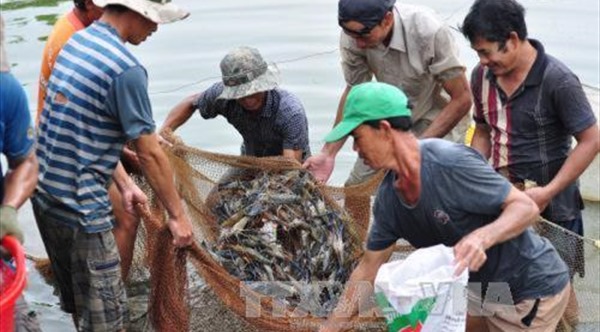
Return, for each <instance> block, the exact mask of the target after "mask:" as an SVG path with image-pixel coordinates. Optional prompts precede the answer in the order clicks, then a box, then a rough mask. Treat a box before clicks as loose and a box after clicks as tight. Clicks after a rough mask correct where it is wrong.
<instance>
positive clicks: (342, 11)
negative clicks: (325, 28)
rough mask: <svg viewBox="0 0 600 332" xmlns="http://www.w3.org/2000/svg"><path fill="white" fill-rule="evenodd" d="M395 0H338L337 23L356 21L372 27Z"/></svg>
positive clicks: (379, 20)
mask: <svg viewBox="0 0 600 332" xmlns="http://www.w3.org/2000/svg"><path fill="white" fill-rule="evenodd" d="M395 3H396V0H340V1H339V2H338V23H339V25H342V23H346V22H349V21H356V22H359V23H361V24H363V25H364V26H365V27H369V28H372V27H374V26H375V25H377V24H379V22H381V20H382V19H383V17H384V16H385V13H387V12H388V11H390V10H391V9H392V7H394V4H395Z"/></svg>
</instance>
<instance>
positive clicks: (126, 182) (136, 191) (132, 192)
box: [112, 156, 148, 215]
mask: <svg viewBox="0 0 600 332" xmlns="http://www.w3.org/2000/svg"><path fill="white" fill-rule="evenodd" d="M136 158H137V156H136ZM112 178H113V181H114V182H115V185H116V186H117V188H118V189H119V192H120V193H121V197H122V199H123V202H122V203H123V207H124V208H125V211H127V213H130V214H135V215H137V213H136V211H135V207H134V206H135V204H146V202H147V201H148V197H146V194H144V192H143V191H142V190H141V189H140V187H138V186H137V185H136V184H135V182H133V180H132V179H131V177H130V176H129V175H128V174H127V172H126V171H125V168H124V167H123V164H122V163H121V162H119V163H118V164H117V168H116V169H115V172H114V173H113V176H112Z"/></svg>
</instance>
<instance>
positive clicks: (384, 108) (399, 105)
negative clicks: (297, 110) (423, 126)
mask: <svg viewBox="0 0 600 332" xmlns="http://www.w3.org/2000/svg"><path fill="white" fill-rule="evenodd" d="M398 116H408V117H410V116H411V112H410V109H409V108H408V98H407V97H406V95H405V94H404V92H402V90H400V89H398V88H397V87H395V86H393V85H390V84H386V83H380V82H368V83H362V84H359V85H355V86H353V87H352V89H351V90H350V93H349V94H348V98H346V104H344V117H343V118H342V121H340V123H338V124H337V125H336V126H335V127H334V128H333V130H332V131H331V132H330V133H329V134H327V136H326V137H325V142H328V143H331V142H335V141H339V140H340V139H342V138H344V137H346V136H348V135H349V134H350V133H351V132H352V131H353V130H354V129H356V128H357V127H358V126H360V125H361V124H362V123H363V122H365V121H371V120H383V119H387V118H393V117H398Z"/></svg>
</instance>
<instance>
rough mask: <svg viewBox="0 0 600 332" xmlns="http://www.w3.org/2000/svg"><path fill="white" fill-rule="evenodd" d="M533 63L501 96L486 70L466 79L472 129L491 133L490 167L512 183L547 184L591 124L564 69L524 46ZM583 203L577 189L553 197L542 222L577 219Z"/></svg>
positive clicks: (540, 51) (580, 95) (478, 69)
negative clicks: (533, 56) (502, 172)
mask: <svg viewBox="0 0 600 332" xmlns="http://www.w3.org/2000/svg"><path fill="white" fill-rule="evenodd" d="M529 41H530V43H531V44H532V45H533V47H535V48H536V50H537V57H536V60H535V62H534V64H533V66H532V68H531V70H530V71H529V73H528V74H527V77H526V78H525V81H524V82H523V84H522V85H521V86H520V87H519V88H518V89H517V90H516V91H515V92H514V93H513V95H512V96H506V94H505V93H504V91H502V89H501V88H500V87H499V86H498V84H497V81H496V80H497V78H496V77H495V76H494V74H493V73H492V72H491V71H489V70H488V68H487V67H482V66H477V67H476V68H475V69H474V70H473V74H472V77H471V90H472V91H473V96H474V106H475V113H474V115H473V118H474V119H475V121H476V122H477V123H483V124H487V125H488V126H489V127H490V129H491V139H492V142H491V143H492V145H491V163H492V166H493V167H494V168H496V169H501V168H507V169H508V173H509V174H508V175H509V178H510V179H511V181H524V180H533V181H535V182H536V183H537V184H538V185H540V186H543V185H546V184H548V183H549V182H550V181H551V180H552V179H553V178H554V176H556V173H558V171H559V170H560V168H561V167H562V165H563V164H564V162H565V160H566V159H567V157H568V155H569V152H570V151H571V144H572V138H573V135H575V134H577V133H580V132H582V131H583V130H585V129H587V128H589V127H590V126H592V125H593V124H594V123H596V119H595V117H594V113H593V111H592V108H591V106H590V104H589V102H588V100H587V97H586V95H585V93H584V91H583V88H582V87H581V83H580V82H579V80H578V79H577V77H576V76H575V74H573V72H571V71H570V70H569V69H568V68H567V67H566V66H565V65H564V64H563V63H561V62H560V61H558V60H557V59H555V58H554V57H552V56H550V55H547V54H546V53H545V52H544V47H543V46H542V44H541V43H540V42H538V41H536V40H532V39H530V40H529ZM582 208H583V202H582V199H581V195H580V193H579V188H578V184H577V183H572V184H570V185H569V186H567V188H565V189H564V190H563V191H562V192H561V193H559V194H558V195H556V196H555V197H554V198H553V199H552V201H551V202H550V204H549V205H548V207H547V208H546V210H545V211H544V212H543V214H542V215H543V216H544V217H545V218H547V219H549V220H552V221H555V222H560V221H568V220H573V219H575V218H578V217H579V216H580V210H581V209H582Z"/></svg>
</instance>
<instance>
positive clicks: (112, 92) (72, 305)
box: [32, 0, 192, 331]
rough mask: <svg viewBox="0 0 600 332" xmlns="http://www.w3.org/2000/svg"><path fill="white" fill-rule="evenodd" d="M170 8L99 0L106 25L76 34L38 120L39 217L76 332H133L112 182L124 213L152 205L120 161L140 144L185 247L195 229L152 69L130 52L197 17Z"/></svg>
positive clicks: (145, 1)
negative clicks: (165, 136)
mask: <svg viewBox="0 0 600 332" xmlns="http://www.w3.org/2000/svg"><path fill="white" fill-rule="evenodd" d="M167 2H168V1H165V0H94V3H95V4H96V5H97V6H100V7H104V13H103V15H102V17H101V18H100V20H98V21H96V22H95V23H93V24H92V25H90V26H89V27H88V28H86V29H84V30H82V31H80V32H78V33H76V34H74V35H73V36H72V37H71V39H69V41H68V42H67V44H66V45H65V46H64V47H63V50H62V51H61V52H60V53H59V55H58V58H57V60H56V63H55V66H54V68H53V70H52V74H51V76H50V80H49V82H48V89H47V98H46V101H45V103H44V109H43V111H42V114H41V118H40V122H39V136H38V147H37V156H38V159H39V162H40V175H39V181H38V186H37V190H36V193H35V195H34V196H33V198H32V203H33V209H34V214H35V217H36V221H37V224H38V228H39V230H40V234H41V236H42V239H43V241H44V245H45V247H46V251H47V252H48V256H49V258H50V262H51V264H52V269H53V272H54V273H55V275H56V280H57V282H58V286H59V290H60V299H61V307H62V309H63V310H65V311H66V312H69V313H72V314H73V318H74V322H75V324H76V326H77V328H78V329H80V330H84V331H88V330H93V331H120V330H124V329H125V328H126V324H127V318H126V317H127V309H126V295H125V290H124V287H123V281H122V280H121V274H120V264H119V263H120V260H119V254H118V250H117V247H116V245H115V241H114V237H113V234H112V232H111V229H112V227H113V225H114V217H113V214H112V209H111V203H110V200H109V197H108V194H107V188H108V186H109V185H110V183H111V181H114V183H115V184H116V185H117V188H118V189H119V191H120V192H121V194H122V197H123V201H124V202H123V203H124V204H125V206H126V208H127V209H128V210H130V211H133V205H134V204H135V203H139V202H140V201H143V200H144V199H145V197H144V196H143V195H141V194H140V192H139V191H136V190H134V188H135V186H134V185H133V183H132V182H131V180H130V179H129V177H128V176H127V174H126V173H125V171H124V169H123V167H122V166H121V165H120V164H119V163H118V161H119V158H120V156H121V153H122V150H123V146H124V144H125V142H127V141H132V142H133V143H134V145H135V147H136V149H137V151H138V156H139V159H140V163H141V166H142V170H143V172H144V175H145V176H146V178H147V179H148V180H149V182H150V185H151V186H152V188H153V189H154V190H155V191H156V193H157V195H158V198H159V199H160V200H161V202H162V204H163V205H164V206H165V208H166V209H167V212H168V221H167V225H168V227H169V229H170V231H171V233H172V235H173V244H174V245H175V246H178V247H184V246H187V245H190V244H191V242H192V228H191V224H190V221H189V219H188V217H187V216H186V214H185V211H184V209H183V206H182V205H181V201H180V197H179V195H178V193H177V191H176V189H175V186H174V184H173V173H172V170H171V168H170V165H169V163H168V160H167V159H166V156H165V155H164V153H163V152H162V150H161V148H160V145H159V144H158V139H157V135H156V134H155V133H154V131H155V124H154V120H153V119H152V110H151V107H150V100H149V98H148V92H147V83H148V82H147V74H146V70H145V69H144V67H143V66H142V65H141V64H140V63H139V62H138V60H137V59H136V58H135V57H134V56H133V55H132V54H131V52H130V51H129V50H128V49H127V48H126V47H125V43H131V44H133V45H138V44H140V43H142V42H143V41H144V40H146V38H147V37H148V36H150V35H151V34H152V33H153V32H154V31H156V29H157V25H158V24H159V23H168V22H174V21H177V20H181V19H183V18H185V17H187V16H188V15H189V14H188V13H187V12H185V11H183V10H181V9H179V8H177V7H176V6H174V5H173V4H170V3H167Z"/></svg>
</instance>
